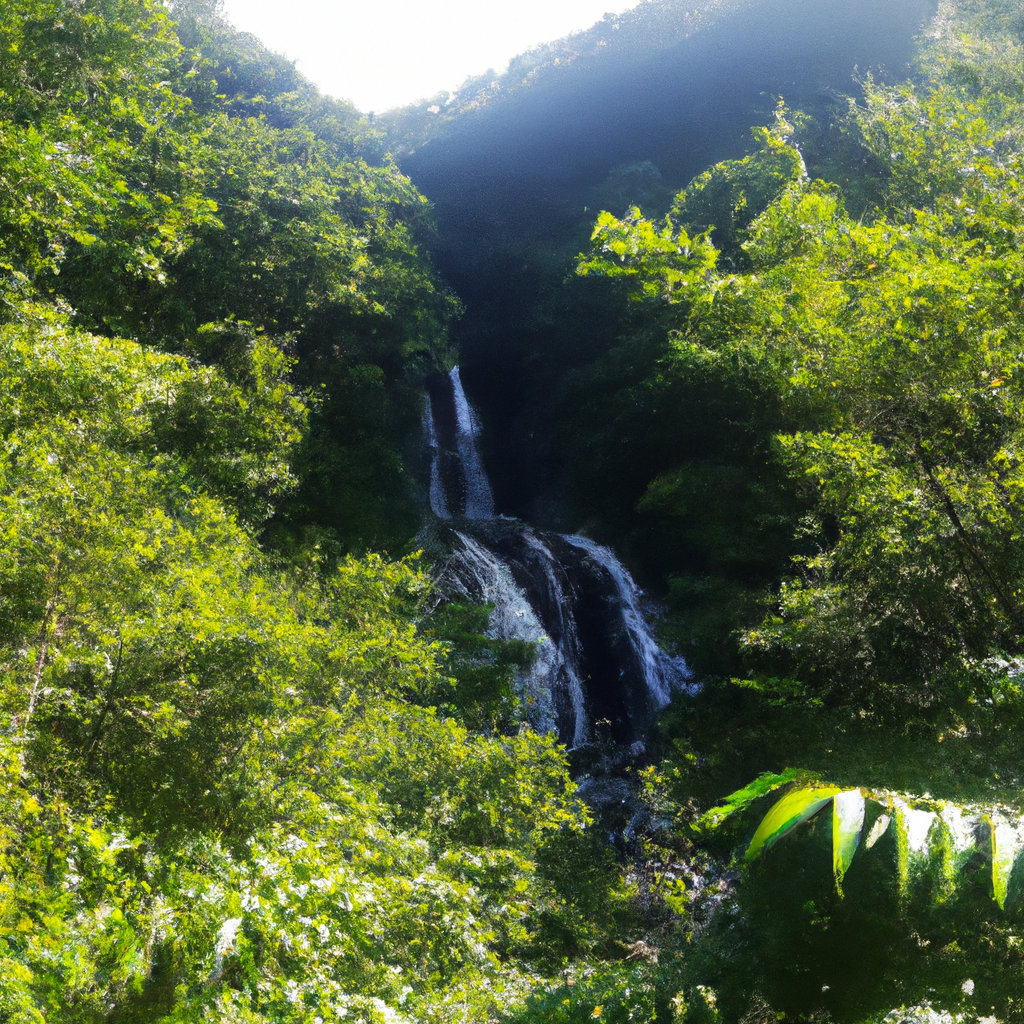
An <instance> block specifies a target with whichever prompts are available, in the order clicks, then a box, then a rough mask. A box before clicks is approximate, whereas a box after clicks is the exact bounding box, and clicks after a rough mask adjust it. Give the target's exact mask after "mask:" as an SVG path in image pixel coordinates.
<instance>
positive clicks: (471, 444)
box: [449, 366, 494, 519]
mask: <svg viewBox="0 0 1024 1024" xmlns="http://www.w3.org/2000/svg"><path fill="white" fill-rule="evenodd" d="M449 376H450V377H451V382H452V395H453V397H454V399H455V443H456V444H457V445H458V451H459V461H460V462H461V463H462V475H463V480H464V481H465V485H466V504H465V510H464V514H465V516H466V518H467V519H492V518H493V517H494V495H493V494H491V483H490V481H489V480H488V479H487V471H486V470H485V469H484V464H483V462H481V461H480V453H479V452H478V451H477V448H476V439H477V435H478V434H479V433H480V427H479V425H478V424H477V421H476V417H475V416H474V415H473V410H472V409H471V408H470V406H469V402H468V401H467V400H466V392H465V391H463V390H462V376H461V375H460V373H459V368H458V367H457V366H456V367H455V368H454V369H453V370H452V372H451V374H450V375H449Z"/></svg>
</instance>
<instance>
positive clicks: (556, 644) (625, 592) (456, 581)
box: [424, 367, 691, 748]
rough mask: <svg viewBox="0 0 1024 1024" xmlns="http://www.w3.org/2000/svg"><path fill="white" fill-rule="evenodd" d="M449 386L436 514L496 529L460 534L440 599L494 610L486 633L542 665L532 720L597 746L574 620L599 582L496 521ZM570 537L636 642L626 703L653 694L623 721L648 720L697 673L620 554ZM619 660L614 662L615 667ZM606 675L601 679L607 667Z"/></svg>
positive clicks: (616, 630) (524, 682)
mask: <svg viewBox="0 0 1024 1024" xmlns="http://www.w3.org/2000/svg"><path fill="white" fill-rule="evenodd" d="M449 379H450V381H451V386H452V396H453V401H454V407H455V451H454V452H451V453H446V452H445V451H442V446H441V439H440V437H439V435H438V432H437V423H436V421H435V419H434V414H433V407H432V405H431V402H430V399H429V397H428V399H427V403H426V407H425V411H424V432H425V435H426V440H427V443H428V445H429V448H430V508H431V510H432V511H433V513H434V515H436V516H437V517H438V518H440V519H447V520H450V519H452V517H453V515H454V516H455V517H457V518H459V511H460V508H461V509H462V515H463V516H464V517H465V519H468V520H484V521H489V522H488V525H487V526H486V527H481V528H479V529H472V528H470V527H469V526H468V525H467V526H466V527H464V528H463V530H462V531H457V532H455V533H454V537H455V538H457V540H458V544H459V547H458V548H457V549H456V550H455V551H454V552H452V554H451V556H450V557H449V559H448V561H447V562H446V563H445V566H444V568H443V569H442V570H441V573H440V575H439V576H438V577H437V583H438V593H439V594H444V593H447V594H448V595H449V596H453V595H455V594H459V595H462V596H464V597H466V598H468V599H469V600H471V601H478V602H485V603H488V604H491V605H493V611H492V612H491V616H490V619H489V621H488V627H487V633H488V635H490V636H492V637H495V638H497V639H500V640H522V641H526V642H529V643H532V644H534V645H536V651H537V654H536V658H535V660H534V661H533V663H532V665H531V666H530V668H528V669H526V670H525V671H523V672H521V673H520V674H519V677H518V678H517V681H516V690H517V693H518V694H519V696H520V699H521V700H522V701H523V705H524V707H525V710H526V716H527V718H528V720H529V721H530V723H531V724H532V725H533V727H534V728H535V729H537V730H539V731H541V732H549V731H555V730H556V729H557V730H558V731H559V732H560V734H561V736H562V739H563V740H564V742H566V743H567V744H568V745H569V746H570V747H573V748H574V747H579V746H582V745H584V744H586V743H588V742H589V741H590V738H591V737H590V725H591V723H590V715H588V711H587V704H588V700H589V699H590V698H588V689H587V688H588V686H589V685H590V681H589V678H588V677H586V676H585V675H584V669H586V670H587V671H588V672H592V671H594V666H592V665H591V664H590V662H589V661H588V652H587V651H585V650H584V649H583V645H582V643H581V640H580V635H579V632H578V629H577V623H576V619H575V614H576V609H577V605H578V602H579V601H580V600H581V594H580V593H577V587H578V586H581V585H582V586H584V587H588V586H592V585H593V581H591V582H590V583H586V582H584V581H579V580H577V576H576V573H577V572H578V560H577V558H576V557H575V556H573V558H572V559H571V561H570V562H567V563H563V562H561V561H559V559H558V558H556V556H555V555H554V553H553V552H552V549H551V546H550V543H549V540H548V538H546V537H545V536H544V534H543V533H538V532H536V531H534V530H532V529H530V528H529V527H525V528H524V526H522V525H513V524H512V523H511V522H510V523H509V525H508V526H504V525H502V524H501V523H499V522H497V521H496V520H495V514H494V498H493V495H492V492H491V486H490V482H489V481H488V479H487V473H486V471H485V470H484V466H483V462H482V461H481V459H480V454H479V452H478V451H477V447H476V442H477V436H478V434H479V425H478V423H477V420H476V417H475V416H474V415H473V410H472V408H471V407H470V405H469V402H468V401H467V399H466V394H465V392H464V391H463V388H462V380H461V377H460V374H459V368H458V367H455V368H454V369H453V370H452V371H451V373H450V374H449ZM446 454H447V455H454V456H455V457H457V458H458V461H459V464H460V468H461V471H462V472H461V476H462V479H463V482H464V493H461V494H459V495H457V496H453V495H451V494H449V493H448V491H447V489H446V486H445V480H444V477H443V475H442V459H443V458H444V457H446ZM499 518H500V517H499ZM492 535H493V536H492ZM563 539H564V540H565V541H566V542H567V543H569V544H570V545H572V546H573V547H575V548H576V549H578V550H580V551H582V552H583V554H584V556H585V557H586V558H587V559H588V560H590V561H592V562H594V563H596V564H597V566H598V567H599V568H600V569H601V570H602V572H601V574H600V575H601V576H602V578H603V580H604V581H605V582H603V583H602V584H601V587H602V592H603V593H606V594H607V596H606V598H605V600H607V601H609V602H610V605H609V606H608V611H609V612H610V615H611V618H610V620H609V621H608V623H607V628H608V629H609V630H610V631H611V632H612V633H613V634H615V635H616V636H619V635H621V636H624V637H625V638H626V640H627V641H628V647H627V648H626V650H627V651H629V652H631V653H630V654H626V659H625V661H626V663H625V664H622V665H618V668H619V672H620V677H621V678H622V679H623V683H622V685H623V687H625V688H626V689H625V692H624V693H623V694H622V695H621V696H622V698H623V699H624V700H626V702H627V704H632V703H633V702H634V700H635V698H633V697H630V696H629V694H630V693H635V692H636V691H634V690H633V689H632V684H631V683H629V682H628V680H629V679H634V678H636V675H635V673H639V676H640V677H641V678H642V680H643V686H644V689H645V690H646V694H647V697H646V699H645V700H641V702H640V705H638V706H637V707H629V709H628V710H627V711H626V712H625V713H626V715H627V717H628V718H629V719H630V720H632V718H633V715H634V713H635V714H637V715H640V716H641V719H640V720H641V721H642V718H643V716H645V715H646V714H648V713H649V710H657V709H659V708H662V707H664V706H665V705H666V704H667V703H668V702H669V699H670V697H671V694H672V691H673V690H674V689H681V688H685V687H686V686H687V685H688V683H689V680H690V678H691V676H690V671H689V669H688V667H687V665H686V662H685V661H684V660H683V659H682V658H677V657H672V656H670V655H668V654H666V653H665V652H664V651H662V650H661V649H660V648H659V647H658V644H657V642H656V640H655V639H654V634H653V633H652V632H651V629H650V627H649V626H648V624H647V622H646V620H645V618H644V615H643V613H642V611H641V608H640V599H641V592H640V590H639V588H638V587H637V585H636V583H635V582H634V581H633V578H632V577H631V576H630V574H629V573H628V572H627V570H626V569H625V567H624V566H623V565H622V564H621V563H620V562H619V560H618V559H617V558H616V557H615V555H614V554H613V553H612V552H611V551H610V550H609V549H608V548H605V547H602V546H601V545H599V544H595V543H594V542H593V541H591V540H589V539H588V538H586V537H582V536H578V535H572V536H566V537H564V538H563ZM499 552H502V553H499ZM505 552H509V553H505ZM513 566H515V573H518V574H520V575H519V579H520V580H521V581H523V585H522V586H520V584H519V583H518V582H517V579H516V575H515V574H514V573H513V568H512V567H513ZM585 575H591V576H592V573H590V574H585ZM617 616H621V618H617ZM620 623H621V625H620ZM620 631H621V632H620ZM623 653H624V654H625V651H623ZM606 656H607V655H602V657H606ZM591 657H593V655H591ZM618 658H619V655H615V659H616V664H617V663H618ZM588 666H589V667H588ZM600 668H601V671H602V672H603V671H604V669H605V665H604V663H603V662H601V663H600ZM626 673H628V676H627V675H625V674H626ZM612 678H614V676H613V677H612ZM637 681H638V682H639V679H638V680H637ZM602 685H603V684H602ZM594 699H597V700H599V701H603V700H605V699H606V698H605V697H603V696H602V697H598V698H594ZM613 700H614V698H613ZM597 706H599V707H602V708H603V707H604V705H601V704H599V705H597ZM645 708H646V710H645ZM617 713H618V712H616V714H617Z"/></svg>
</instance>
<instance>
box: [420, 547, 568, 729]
mask: <svg viewBox="0 0 1024 1024" xmlns="http://www.w3.org/2000/svg"><path fill="white" fill-rule="evenodd" d="M455 536H456V537H457V538H458V539H459V541H460V542H461V544H462V548H461V549H460V550H458V551H456V552H455V553H454V554H453V555H452V556H451V558H449V559H448V561H447V563H446V564H445V567H444V569H443V571H442V575H441V576H440V577H439V579H438V581H437V583H438V584H439V585H440V587H441V588H442V589H444V590H447V591H448V592H449V593H451V592H452V591H453V590H454V591H455V592H459V593H461V594H463V595H464V596H465V597H467V598H469V599H470V600H471V601H479V602H481V603H485V604H492V605H494V609H493V611H492V612H491V617H490V620H489V622H488V624H487V633H488V635H489V636H493V637H496V638H497V639H499V640H525V641H527V642H528V643H532V644H536V645H537V656H536V658H535V659H534V662H533V664H532V665H531V666H530V668H529V669H528V670H527V671H526V673H525V674H524V675H521V676H520V678H519V680H518V685H517V689H518V690H519V692H520V697H521V698H522V699H523V700H524V702H525V704H526V712H527V718H528V719H529V720H530V723H531V724H532V725H533V727H534V728H535V729H537V731H538V732H553V731H555V729H556V721H555V712H554V705H553V693H552V691H553V688H554V684H555V680H556V677H557V676H558V669H559V665H558V660H559V652H558V651H557V649H556V648H555V647H554V645H553V644H552V643H551V641H550V638H549V637H548V635H547V632H546V631H545V629H544V627H543V626H542V625H541V622H540V620H539V619H538V618H537V615H536V613H535V612H534V610H533V607H532V605H531V604H530V602H529V600H528V599H527V597H526V594H525V593H524V592H523V590H522V588H520V587H519V586H518V585H517V584H516V581H515V578H514V577H513V575H512V571H511V570H510V569H509V567H508V565H506V564H505V562H503V561H502V560H501V559H500V558H498V557H497V556H496V555H495V554H494V552H493V551H490V550H488V549H487V548H486V547H484V546H483V544H481V543H479V542H478V541H476V540H474V539H473V538H472V537H470V536H468V535H467V534H465V533H462V532H460V531H458V530H456V531H455Z"/></svg>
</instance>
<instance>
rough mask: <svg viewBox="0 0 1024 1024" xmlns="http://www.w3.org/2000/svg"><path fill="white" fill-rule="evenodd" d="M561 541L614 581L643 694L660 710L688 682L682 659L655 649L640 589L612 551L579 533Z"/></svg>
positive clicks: (684, 663) (658, 648)
mask: <svg viewBox="0 0 1024 1024" xmlns="http://www.w3.org/2000/svg"><path fill="white" fill-rule="evenodd" d="M563 540H565V541H567V542H568V543H569V544H571V545H572V546H573V547H576V548H579V549H580V550H581V551H585V552H586V553H587V555H589V556H590V557H591V558H592V559H593V560H594V561H595V562H597V563H598V565H600V566H601V567H602V568H603V569H604V570H605V571H606V572H607V573H608V575H609V576H611V578H612V579H613V580H614V581H615V589H616V592H617V594H618V598H619V607H620V608H621V611H622V620H623V624H624V625H625V627H626V632H627V634H628V636H629V641H630V644H631V645H632V647H633V650H634V651H635V652H636V656H637V659H638V660H639V662H640V665H641V670H642V672H643V677H644V682H645V683H646V685H647V691H648V693H649V694H650V695H651V698H652V700H653V701H654V705H655V707H657V708H663V707H664V706H665V705H666V704H667V703H668V702H669V700H670V699H671V696H672V690H673V688H676V687H680V686H682V685H684V684H686V683H688V682H689V680H690V677H691V672H690V669H689V666H687V664H686V662H685V661H684V660H683V659H682V658H678V657H672V656H671V655H669V654H666V653H665V652H664V651H663V650H662V649H661V648H660V647H659V646H658V642H657V640H655V639H654V634H653V633H652V632H651V628H650V626H648V625H647V620H646V619H645V618H644V615H643V612H642V611H641V610H640V598H641V596H642V595H641V591H640V588H639V587H638V586H637V585H636V583H635V582H634V580H633V577H632V576H630V574H629V573H628V572H627V571H626V568H625V566H623V564H622V563H621V562H620V561H619V560H618V559H617V558H616V557H615V555H614V554H613V552H612V551H611V550H610V549H609V548H606V547H602V546H601V545H600V544H595V543H594V541H592V540H590V539H589V538H588V537H581V536H580V535H579V534H572V535H569V536H565V535H563Z"/></svg>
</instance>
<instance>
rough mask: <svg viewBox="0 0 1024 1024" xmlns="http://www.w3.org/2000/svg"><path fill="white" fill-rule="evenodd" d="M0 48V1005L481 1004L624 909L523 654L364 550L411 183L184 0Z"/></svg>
mask: <svg viewBox="0 0 1024 1024" xmlns="http://www.w3.org/2000/svg"><path fill="white" fill-rule="evenodd" d="M0 53H2V57H0V134H2V145H0V197H2V198H0V203H2V207H0V299H2V312H0V395H2V400H0V420H2V447H0V507H2V514H0V524H2V525H0V531H2V544H0V680H2V684H0V685H2V717H3V721H2V725H0V764H2V782H0V786H2V790H3V794H2V812H0V1016H2V1017H3V1019H4V1020H8V1021H18V1022H23V1024H29V1022H40V1021H43V1020H47V1021H54V1022H56V1021H67V1022H71V1021H75V1022H85V1021H100V1020H122V1021H132V1022H138V1021H145V1020H167V1021H171V1020H176V1021H200V1020H218V1021H228V1020H237V1021H249V1022H256V1021H271V1020H273V1021H286V1020H288V1021H310V1022H311V1021H314V1020H316V1021H321V1020H340V1019H346V1020H364V1021H384V1020H396V1019H405V1020H437V1021H441V1020H451V1021H461V1020H466V1019H487V1017H489V1016H491V1015H493V1014H494V1013H495V1012H497V1010H498V1008H500V1007H501V1006H502V1005H505V1004H507V1003H508V1004H510V1003H515V1002H516V1001H517V1000H518V999H520V998H521V993H522V992H523V991H525V990H526V989H527V988H528V987H529V985H530V983H531V977H532V975H533V973H534V972H536V971H538V970H541V969H546V968H548V967H550V966H551V965H553V964H558V963H560V962H561V961H562V960H563V959H564V958H565V957H567V956H570V955H576V954H580V953H584V952H586V951H588V950H591V949H593V948H596V947H599V946H600V945H601V944H602V943H603V942H604V935H605V931H604V930H603V929H605V928H606V927H607V924H608V922H609V920H610V919H611V918H613V917H615V916H616V915H622V914H625V913H627V911H628V908H627V907H625V905H624V904H623V903H622V898H621V896H619V895H617V894H618V893H619V891H620V889H621V885H620V883H619V882H618V879H617V874H616V872H615V871H614V869H613V865H611V864H610V863H609V861H608V858H607V857H606V856H604V855H603V854H602V851H601V849H600V848H598V849H597V850H596V851H595V852H591V847H592V846H593V845H594V841H593V840H592V839H591V832H590V831H589V830H588V827H587V826H588V820H589V819H588V815H587V812H586V810H585V809H584V808H583V807H582V805H581V804H580V803H579V802H578V800H577V799H576V798H575V796H574V787H573V786H572V784H571V782H570V781H569V778H568V775H567V769H566V764H565V759H564V756H563V754H562V753H561V751H560V750H559V748H558V747H557V745H556V744H555V743H554V742H553V740H552V739H551V738H550V737H544V736H539V735H536V734H534V733H532V732H530V731H521V730H518V729H517V728H513V725H514V724H515V722H516V721H517V719H516V716H515V714H514V709H511V708H509V706H508V704H509V700H508V690H509V681H510V679H511V674H512V673H513V672H514V670H515V667H516V665H517V664H520V663H522V660H523V658H525V657H528V655H529V652H528V651H519V650H506V649H504V648H502V647H501V645H496V644H495V643H494V642H493V641H490V640H488V639H487V638H485V637H483V636H482V635H481V632H480V630H481V625H482V623H483V622H485V621H486V612H485V611H484V612H481V611H480V610H479V609H473V608H458V607H455V608H450V609H442V610H435V611H434V612H433V614H432V615H429V616H428V615H427V614H426V613H427V598H428V593H429V581H428V578H427V577H426V575H425V574H424V571H423V569H422V567H420V566H419V565H418V563H417V561H416V557H415V555H410V556H409V557H406V558H405V559H404V560H399V561H393V560H389V559H388V558H387V557H385V556H383V555H382V554H370V553H367V548H370V547H374V548H376V549H378V551H379V550H380V549H382V548H389V549H390V550H392V552H393V553H394V554H396V555H401V554H403V553H404V552H405V551H407V550H408V548H409V547H410V544H411V537H412V536H413V534H414V532H415V529H416V526H417V517H416V505H415V489H414V487H413V485H412V483H411V480H410V473H409V469H408V466H409V458H408V451H407V448H408V446H409V442H410V438H414V433H415V431H414V428H413V427H412V426H411V424H415V423H417V422H418V417H419V401H420V400H419V397H418V388H419V386H420V383H421V381H422V378H423V375H424V373H425V372H427V371H430V370H432V369H436V368H437V367H439V366H443V365H444V363H445V360H446V359H447V345H448V341H447V333H446V325H447V322H448V320H449V318H450V317H451V315H452V313H453V311H454V308H455V304H454V300H453V299H452V298H451V297H450V296H449V295H448V294H447V293H446V291H445V289H444V287H443V286H442V285H441V284H440V282H439V280H438V278H437V276H436V274H435V272H434V271H433V269H432V267H431V265H430V263H429V260H428V259H427V257H426V256H425V255H424V252H423V248H422V245H423V239H424V238H425V237H428V235H429V229H430V224H429V216H428V212H427V210H426V204H425V200H424V199H423V198H422V197H421V196H420V195H419V194H418V193H417V192H416V190H415V189H414V188H413V186H412V185H411V184H410V182H409V181H408V179H406V178H405V177H403V176H402V175H401V174H400V173H399V172H398V170H397V169H396V167H395V166H394V164H393V163H392V162H391V160H390V158H389V157H387V155H386V154H385V152H384V148H383V144H382V141H381V139H380V137H379V134H375V133H374V131H373V130H372V129H371V127H370V126H369V125H368V124H367V123H366V122H365V121H364V120H363V119H362V118H361V117H360V115H358V114H357V112H356V111H354V110H353V109H352V108H351V107H349V106H347V105H345V104H341V103H335V102H334V101H329V100H326V99H324V98H322V97H320V96H319V95H318V94H317V93H316V91H315V90H314V89H313V88H312V87H310V86H309V85H308V84H306V83H304V82H303V81H302V80H301V79H300V78H299V77H298V76H297V75H296V74H295V71H294V68H293V67H292V66H291V65H290V64H288V63H287V62H285V61H283V60H281V59H280V58H277V57H275V56H273V55H272V54H269V53H267V52H266V51H265V50H263V49H262V47H261V46H260V45H259V44H258V43H256V42H255V41H254V40H252V39H251V38H249V37H245V36H238V35H236V34H235V33H234V32H232V30H231V29H230V28H229V27H228V26H226V25H225V24H224V23H223V22H221V21H220V20H219V18H218V16H217V13H216V10H215V9H214V8H213V7H212V6H210V5H204V4H201V3H186V2H182V3H180V4H177V5H175V7H174V8H173V9H172V10H170V11H168V9H167V8H166V7H165V6H164V5H162V4H160V3H155V2H153V3H151V2H149V0H89V2H86V3H78V2H74V3H72V2H64V0H39V2H37V0H25V2H21V0H17V2H14V3H9V4H5V5H4V7H3V9H2V11H0ZM412 443H413V444H414V443H415V441H414V439H413V441H412ZM460 681H461V683H464V684H465V685H464V686H461V685H459V684H460ZM438 705H440V706H442V708H443V711H442V712H441V713H439V712H438V711H437V710H435V708H436V707H437V706H438ZM496 723H502V724H504V725H505V726H506V728H507V730H508V734H507V735H499V734H498V733H496V732H495V730H494V726H495V724H496ZM471 727H472V729H471Z"/></svg>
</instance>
